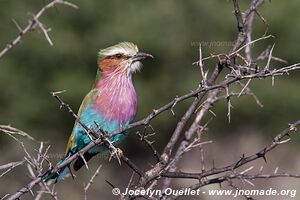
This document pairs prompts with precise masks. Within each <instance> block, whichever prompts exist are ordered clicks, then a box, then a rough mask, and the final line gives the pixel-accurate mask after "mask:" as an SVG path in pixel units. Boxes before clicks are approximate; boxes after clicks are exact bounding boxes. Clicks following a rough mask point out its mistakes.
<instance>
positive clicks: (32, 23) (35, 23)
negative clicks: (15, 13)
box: [0, 0, 78, 59]
mask: <svg viewBox="0 0 300 200" xmlns="http://www.w3.org/2000/svg"><path fill="white" fill-rule="evenodd" d="M57 4H62V5H66V6H69V7H72V8H78V7H77V6H76V5H75V4H73V3H70V2H68V1H65V0H53V1H51V2H50V3H48V4H47V5H45V6H44V7H43V8H42V9H41V10H40V11H39V12H37V13H36V14H33V15H32V19H29V20H28V23H27V26H26V27H25V28H23V29H22V28H21V26H20V25H19V24H18V23H17V22H16V21H15V20H13V22H14V23H15V25H16V27H17V28H18V30H19V34H18V36H17V37H16V38H15V39H13V40H12V41H11V42H9V43H8V44H7V45H6V47H5V48H4V49H2V50H1V52H0V59H1V58H2V57H3V56H4V55H5V54H6V53H7V52H9V51H10V50H11V49H12V48H14V47H15V46H17V45H18V44H20V43H21V41H22V38H23V37H24V36H25V35H26V34H28V33H29V32H30V31H33V30H35V29H36V28H37V27H38V28H40V29H41V31H42V32H43V34H44V36H45V38H46V40H47V41H48V42H49V44H50V45H51V46H52V45H53V43H52V41H51V39H50V37H49V35H48V32H49V31H50V29H46V28H45V25H44V24H43V23H42V22H41V21H40V17H41V16H42V15H43V14H44V13H45V12H46V11H47V10H48V9H50V8H52V7H54V6H56V5H57Z"/></svg>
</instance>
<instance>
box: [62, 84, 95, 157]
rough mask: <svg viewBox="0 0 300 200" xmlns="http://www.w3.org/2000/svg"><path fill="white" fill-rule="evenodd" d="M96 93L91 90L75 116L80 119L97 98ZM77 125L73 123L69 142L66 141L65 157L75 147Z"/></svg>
mask: <svg viewBox="0 0 300 200" xmlns="http://www.w3.org/2000/svg"><path fill="white" fill-rule="evenodd" d="M97 94H98V91H97V89H95V88H94V89H92V90H91V91H90V92H89V93H88V94H87V95H86V96H85V98H84V99H83V101H82V103H81V105H80V108H79V110H78V114H77V116H78V117H79V118H80V117H81V115H82V113H83V112H84V111H85V110H86V109H87V108H88V105H89V104H90V103H91V102H92V101H93V100H94V99H95V98H96V97H97ZM77 125H78V120H76V121H75V124H74V128H73V131H72V133H71V135H70V138H69V141H68V145H67V149H66V155H67V154H68V153H69V152H70V151H72V149H74V147H75V146H76V139H77V138H76V133H75V129H76V126H77Z"/></svg>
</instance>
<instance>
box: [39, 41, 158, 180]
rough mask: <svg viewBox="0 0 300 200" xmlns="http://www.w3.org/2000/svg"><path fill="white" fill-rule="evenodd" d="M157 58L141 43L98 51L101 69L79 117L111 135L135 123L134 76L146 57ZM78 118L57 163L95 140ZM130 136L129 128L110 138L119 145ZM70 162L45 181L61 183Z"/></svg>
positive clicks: (76, 166) (76, 167) (91, 153)
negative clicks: (62, 154)
mask: <svg viewBox="0 0 300 200" xmlns="http://www.w3.org/2000/svg"><path fill="white" fill-rule="evenodd" d="M146 58H153V56H152V55H151V54H148V53H143V52H140V51H139V49H138V47H137V45H135V44H134V43H132V42H120V43H118V44H116V45H113V46H110V47H108V48H105V49H101V50H100V51H99V52H98V68H97V75H96V80H95V84H94V86H93V88H92V89H91V90H90V92H89V93H88V94H87V95H86V96H85V98H84V99H83V101H82V103H81V106H80V108H79V110H78V114H77V116H78V117H79V120H80V121H81V122H82V123H83V124H84V125H85V126H86V127H89V128H94V129H96V128H97V127H100V128H101V130H102V131H105V132H106V133H107V134H110V133H112V132H114V131H117V130H119V129H121V128H125V127H126V126H128V125H129V124H130V123H132V122H133V120H134V118H135V116H136V113H137V94H136V91H135V88H134V85H133V82H132V75H133V74H134V73H135V72H138V71H140V69H141V67H142V62H141V61H142V60H144V59H146ZM79 120H78V119H77V120H76V121H75V123H74V127H73V131H72V133H71V135H70V138H69V141H68V144H67V148H66V152H65V155H64V157H63V158H62V159H61V160H60V161H59V162H58V163H57V165H58V164H60V163H62V162H63V161H64V160H65V159H66V158H68V157H70V156H72V155H74V154H75V153H77V152H78V151H80V150H81V149H83V148H84V147H85V146H86V145H88V144H89V143H90V142H91V139H92V138H91V137H90V136H89V135H88V134H87V133H86V130H85V129H84V127H82V125H80V122H79ZM127 135H128V131H124V132H123V133H120V134H117V135H115V136H113V137H112V138H110V142H111V143H112V144H118V143H119V142H120V141H121V140H123V139H124V138H125V136H127ZM107 150H108V148H107V147H105V146H104V145H100V146H99V145H98V146H94V147H92V148H91V149H90V150H88V151H87V152H85V153H84V155H83V157H84V159H83V158H82V157H79V158H77V160H76V161H75V162H74V164H73V169H74V170H75V171H78V170H79V169H80V168H81V167H82V166H84V165H85V162H87V161H89V160H90V159H91V158H92V157H93V156H95V155H96V154H98V153H103V152H105V151H107ZM70 170H71V168H70V165H68V166H66V167H63V168H62V169H60V170H59V171H58V173H50V174H48V175H47V176H46V177H45V179H44V180H45V181H48V180H51V179H55V182H59V181H61V180H62V179H64V178H65V177H66V176H67V175H68V174H71V175H73V174H72V172H71V171H70Z"/></svg>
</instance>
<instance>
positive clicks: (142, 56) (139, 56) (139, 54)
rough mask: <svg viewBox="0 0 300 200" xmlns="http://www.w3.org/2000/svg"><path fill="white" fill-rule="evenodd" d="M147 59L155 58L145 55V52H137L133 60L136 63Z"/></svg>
mask: <svg viewBox="0 0 300 200" xmlns="http://www.w3.org/2000/svg"><path fill="white" fill-rule="evenodd" d="M146 58H154V57H153V56H152V55H151V54H148V53H143V52H137V53H136V54H135V55H134V56H132V60H133V61H134V62H135V61H140V60H144V59H146Z"/></svg>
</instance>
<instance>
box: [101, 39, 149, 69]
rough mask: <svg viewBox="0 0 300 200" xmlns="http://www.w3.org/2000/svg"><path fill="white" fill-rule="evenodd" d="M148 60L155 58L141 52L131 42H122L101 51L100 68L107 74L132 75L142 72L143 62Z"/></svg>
mask: <svg viewBox="0 0 300 200" xmlns="http://www.w3.org/2000/svg"><path fill="white" fill-rule="evenodd" d="M146 58H153V56H152V55H150V54H147V53H143V52H140V51H139V49H138V47H137V46H136V45H135V44H133V43H131V42H121V43H118V44H116V45H114V46H111V47H108V48H106V49H101V50H100V51H99V53H98V66H99V69H100V70H101V71H102V72H103V73H105V74H111V73H112V74H115V73H122V72H123V73H126V74H131V73H134V72H136V71H139V70H140V68H141V67H142V63H141V61H142V60H144V59H146Z"/></svg>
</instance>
